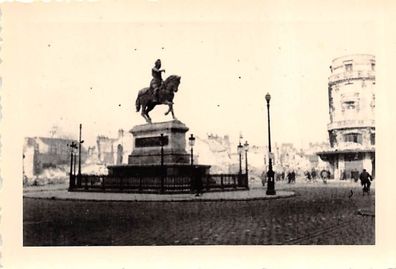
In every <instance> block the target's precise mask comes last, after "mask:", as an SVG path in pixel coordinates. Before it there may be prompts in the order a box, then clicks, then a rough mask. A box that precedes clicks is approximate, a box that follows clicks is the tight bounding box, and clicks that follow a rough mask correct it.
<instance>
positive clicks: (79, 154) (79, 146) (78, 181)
mask: <svg viewBox="0 0 396 269" xmlns="http://www.w3.org/2000/svg"><path fill="white" fill-rule="evenodd" d="M81 129H82V124H81V123H80V138H79V140H78V175H77V185H78V186H81V144H82V143H84V140H81ZM86 180H87V179H86ZM85 183H87V182H85ZM85 186H87V184H85Z"/></svg>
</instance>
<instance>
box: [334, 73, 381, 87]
mask: <svg viewBox="0 0 396 269" xmlns="http://www.w3.org/2000/svg"><path fill="white" fill-rule="evenodd" d="M354 79H372V80H375V72H374V71H371V70H358V71H349V72H343V73H339V74H334V75H331V76H330V77H329V84H334V83H337V82H342V81H348V80H354Z"/></svg>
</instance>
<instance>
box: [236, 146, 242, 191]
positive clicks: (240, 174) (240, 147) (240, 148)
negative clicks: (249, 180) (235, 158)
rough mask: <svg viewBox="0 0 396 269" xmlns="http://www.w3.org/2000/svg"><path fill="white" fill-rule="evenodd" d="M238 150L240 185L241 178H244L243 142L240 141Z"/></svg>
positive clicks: (239, 184)
mask: <svg viewBox="0 0 396 269" xmlns="http://www.w3.org/2000/svg"><path fill="white" fill-rule="evenodd" d="M237 151H238V155H239V173H238V186H241V178H242V152H243V146H242V144H241V142H239V144H238V146H237Z"/></svg>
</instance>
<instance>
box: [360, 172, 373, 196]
mask: <svg viewBox="0 0 396 269" xmlns="http://www.w3.org/2000/svg"><path fill="white" fill-rule="evenodd" d="M359 179H360V184H361V185H362V186H363V196H364V194H365V193H368V195H370V186H371V181H372V180H373V178H372V176H371V175H370V174H369V173H368V172H367V171H366V169H363V171H362V172H361V173H360V176H359Z"/></svg>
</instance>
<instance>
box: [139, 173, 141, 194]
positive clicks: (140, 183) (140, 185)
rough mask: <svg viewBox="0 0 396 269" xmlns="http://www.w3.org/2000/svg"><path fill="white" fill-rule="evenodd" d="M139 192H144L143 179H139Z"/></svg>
mask: <svg viewBox="0 0 396 269" xmlns="http://www.w3.org/2000/svg"><path fill="white" fill-rule="evenodd" d="M139 192H142V177H141V176H140V177H139Z"/></svg>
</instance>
